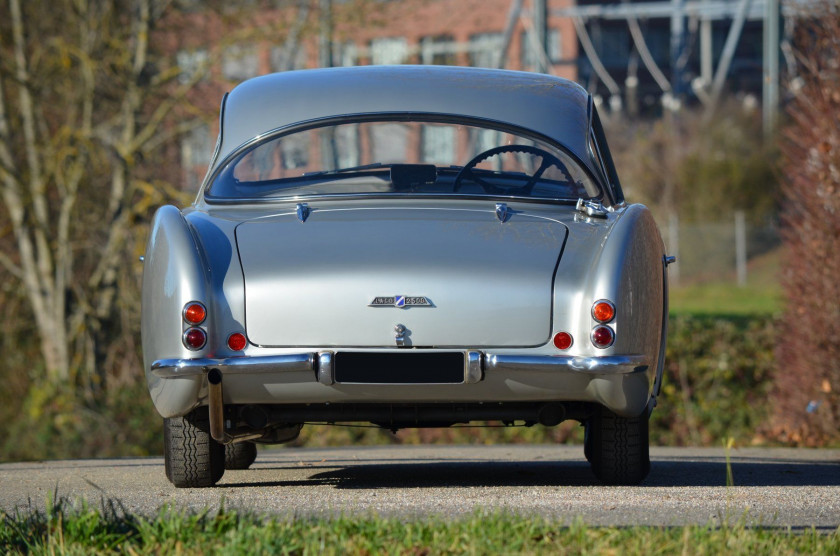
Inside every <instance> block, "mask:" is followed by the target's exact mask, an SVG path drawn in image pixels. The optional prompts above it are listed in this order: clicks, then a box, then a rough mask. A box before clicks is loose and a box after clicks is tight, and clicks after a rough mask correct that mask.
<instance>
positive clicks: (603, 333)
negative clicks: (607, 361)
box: [592, 325, 615, 348]
mask: <svg viewBox="0 0 840 556" xmlns="http://www.w3.org/2000/svg"><path fill="white" fill-rule="evenodd" d="M614 341H615V332H613V329H612V328H610V327H609V326H604V325H601V326H596V327H595V328H593V329H592V343H593V344H594V345H595V347H597V348H608V347H610V346H611V345H613V342H614Z"/></svg>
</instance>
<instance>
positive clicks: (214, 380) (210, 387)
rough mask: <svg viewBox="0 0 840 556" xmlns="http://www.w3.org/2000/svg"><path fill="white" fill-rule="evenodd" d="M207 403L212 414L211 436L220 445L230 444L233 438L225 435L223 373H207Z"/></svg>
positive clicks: (216, 371)
mask: <svg viewBox="0 0 840 556" xmlns="http://www.w3.org/2000/svg"><path fill="white" fill-rule="evenodd" d="M207 398H208V400H207V403H208V406H209V407H208V410H209V413H210V436H211V437H213V440H215V441H216V442H218V443H220V444H229V443H230V442H231V441H232V440H233V438H231V437H230V436H228V435H227V434H225V406H224V403H223V402H222V371H220V370H219V369H210V370H209V371H208V372H207Z"/></svg>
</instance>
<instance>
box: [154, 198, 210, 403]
mask: <svg viewBox="0 0 840 556" xmlns="http://www.w3.org/2000/svg"><path fill="white" fill-rule="evenodd" d="M208 275H209V270H208V266H207V263H206V257H205V256H204V254H203V252H202V249H201V247H200V243H199V242H198V241H197V238H196V235H195V233H194V231H193V229H192V228H191V226H190V225H189V224H188V223H187V221H186V219H185V218H184V215H183V214H182V213H181V211H180V210H179V209H178V208H176V207H174V206H172V205H166V206H163V207H161V208H160V209H158V211H157V212H156V213H155V216H154V218H153V219H152V225H151V232H150V234H149V242H148V244H147V246H146V255H145V260H144V264H143V294H142V295H143V299H142V313H141V333H142V343H143V363H144V365H143V366H144V369H145V372H146V380H147V382H148V385H149V393H150V394H151V397H152V401H153V402H154V404H155V407H156V408H157V410H158V412H159V413H160V414H161V415H162V416H163V417H172V416H175V415H180V414H184V413H186V412H187V411H189V410H190V409H192V407H193V406H195V405H196V404H197V400H198V397H199V392H200V390H201V386H202V382H203V377H201V376H198V377H185V378H177V379H161V378H159V377H157V376H155V375H154V374H152V372H151V365H152V363H153V362H154V361H156V360H158V359H168V358H172V359H179V358H189V357H209V356H210V355H211V352H212V344H211V343H210V342H208V343H207V345H205V347H204V348H202V349H200V350H196V351H192V350H189V349H187V348H186V347H185V346H184V344H183V341H182V337H183V334H184V331H185V330H186V329H187V327H188V326H187V323H186V322H185V321H184V319H183V310H184V306H185V305H186V304H187V303H189V302H190V301H199V302H201V303H203V304H204V305H205V307H208V299H209V295H208V293H209V286H208V283H209V281H208ZM212 326H213V315H212V313H211V312H209V311H208V315H207V318H206V320H205V322H203V323H201V327H202V328H204V329H205V331H207V332H208V336H209V335H210V331H211V329H212ZM164 385H165V386H166V387H165V388H164Z"/></svg>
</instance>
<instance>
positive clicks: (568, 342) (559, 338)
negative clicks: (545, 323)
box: [554, 332, 574, 350]
mask: <svg viewBox="0 0 840 556" xmlns="http://www.w3.org/2000/svg"><path fill="white" fill-rule="evenodd" d="M573 343H574V339H573V338H572V335H571V334H569V333H568V332H558V333H557V334H555V335H554V347H556V348H557V349H562V350H566V349H569V348H570V347H572V344H573Z"/></svg>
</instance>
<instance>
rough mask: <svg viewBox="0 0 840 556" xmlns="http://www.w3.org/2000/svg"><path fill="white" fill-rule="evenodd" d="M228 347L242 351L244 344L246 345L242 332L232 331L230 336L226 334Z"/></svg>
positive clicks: (246, 341)
mask: <svg viewBox="0 0 840 556" xmlns="http://www.w3.org/2000/svg"><path fill="white" fill-rule="evenodd" d="M227 344H228V347H229V348H230V349H231V350H233V351H242V350H243V349H245V346H246V345H248V340H247V339H246V338H245V335H244V334H240V333H239V332H234V333H233V334H231V335H230V336H228V342H227Z"/></svg>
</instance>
